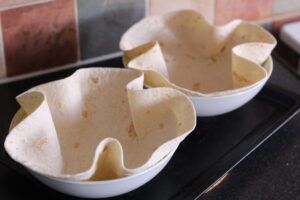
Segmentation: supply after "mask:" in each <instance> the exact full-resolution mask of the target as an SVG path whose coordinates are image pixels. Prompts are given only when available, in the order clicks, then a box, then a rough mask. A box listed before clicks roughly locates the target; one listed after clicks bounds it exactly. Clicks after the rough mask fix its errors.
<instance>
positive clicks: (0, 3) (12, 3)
mask: <svg viewBox="0 0 300 200" xmlns="http://www.w3.org/2000/svg"><path fill="white" fill-rule="evenodd" d="M48 1H53V0H0V10H7V9H11V8H17V7H21V6H27V5H33V4H38V3H44V2H48Z"/></svg>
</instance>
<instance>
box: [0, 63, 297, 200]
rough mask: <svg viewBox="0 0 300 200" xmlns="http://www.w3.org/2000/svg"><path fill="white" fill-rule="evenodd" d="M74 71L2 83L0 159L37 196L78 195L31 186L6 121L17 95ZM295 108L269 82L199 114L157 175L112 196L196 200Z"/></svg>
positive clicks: (290, 98)
mask: <svg viewBox="0 0 300 200" xmlns="http://www.w3.org/2000/svg"><path fill="white" fill-rule="evenodd" d="M92 66H116V67H121V66H122V62H121V59H120V58H116V59H111V60H107V61H103V62H99V63H97V64H94V65H92ZM85 67H86V66H85ZM75 69H76V68H72V69H68V70H64V71H61V72H55V73H52V74H48V75H43V76H39V77H35V78H31V79H27V80H23V81H18V82H13V83H7V84H3V85H0V92H1V93H2V94H6V95H5V97H4V98H1V99H0V104H1V105H6V106H5V107H4V108H1V119H0V133H1V135H0V140H1V144H0V145H1V146H0V150H1V154H0V162H1V163H3V164H5V165H7V166H8V167H9V168H11V169H14V170H16V171H17V172H19V173H20V174H22V175H24V176H26V177H27V178H28V179H29V180H31V181H32V184H31V185H29V187H37V189H36V190H35V191H36V192H37V193H36V194H35V195H37V196H38V195H42V196H43V197H45V198H46V199H48V198H49V199H52V198H54V197H56V198H64V199H66V198H67V199H76V198H73V197H70V196H66V195H63V194H60V193H58V192H55V191H53V190H51V189H48V188H47V187H46V186H43V185H41V184H35V183H37V181H35V180H33V179H32V177H31V176H30V175H29V174H28V173H27V172H26V170H25V169H24V168H23V167H22V166H20V165H18V164H17V163H15V162H14V161H12V160H11V159H10V158H8V156H7V154H6V153H5V152H4V149H3V142H4V139H5V135H6V133H7V131H8V127H9V123H10V120H11V119H12V116H13V115H14V113H15V112H16V111H17V109H18V105H17V103H16V101H15V100H14V98H15V96H16V95H18V94H19V93H21V92H23V91H25V90H27V89H29V88H30V87H32V86H34V85H37V84H40V83H44V82H47V81H51V80H55V79H59V78H63V77H66V76H68V75H70V74H71V73H72V72H73V71H74V70H75ZM299 107H300V97H299V96H297V95H294V94H292V93H290V92H287V91H285V90H283V89H280V88H277V87H275V86H273V85H270V84H268V85H266V86H265V87H264V88H263V90H262V91H261V92H260V93H259V94H258V95H257V96H256V97H255V98H254V99H253V100H252V101H250V102H249V103H247V104H246V105H245V106H243V107H241V108H240V109H238V110H235V111H233V112H231V113H228V114H224V115H221V116H217V117H206V118H198V119H197V121H198V122H197V127H196V129H195V130H194V131H193V132H192V133H191V134H190V135H189V136H188V137H187V138H186V140H185V141H184V142H183V143H182V144H181V145H180V147H179V148H178V150H177V151H176V153H175V155H174V157H173V158H172V160H171V161H170V163H169V164H168V165H167V167H166V168H165V169H164V170H163V171H162V172H161V173H160V174H159V175H158V176H157V177H155V178H154V179H153V180H152V181H150V182H149V183H147V184H146V185H144V186H142V187H141V188H139V189H137V190H135V191H133V192H130V193H128V194H125V195H122V196H119V197H115V198H111V199H195V198H197V197H199V196H200V195H201V194H202V193H204V192H205V191H206V190H207V189H208V188H209V187H210V186H211V185H212V184H213V183H215V182H216V181H217V180H218V179H219V178H221V177H222V176H223V175H225V174H226V173H227V172H228V171H229V170H230V169H232V168H233V167H234V166H235V165H237V164H238V163H239V162H240V161H241V160H242V159H243V158H245V157H246V156H247V155H248V154H249V153H251V152H252V151H253V150H255V149H256V148H257V147H258V146H259V145H260V144H262V143H263V142H264V141H265V140H266V139H267V138H268V137H270V136H271V135H272V134H273V133H275V131H276V130H277V129H278V128H280V127H281V126H282V125H283V124H284V123H285V122H287V121H288V120H289V119H290V118H291V117H292V116H293V115H295V114H296V113H297V112H298V111H299ZM3 133H5V134H3ZM45 194H47V195H45Z"/></svg>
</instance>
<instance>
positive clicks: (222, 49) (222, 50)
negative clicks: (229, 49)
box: [220, 45, 226, 53]
mask: <svg viewBox="0 0 300 200" xmlns="http://www.w3.org/2000/svg"><path fill="white" fill-rule="evenodd" d="M225 49H226V46H225V45H224V46H223V47H222V48H221V49H220V53H223V52H224V51H225Z"/></svg>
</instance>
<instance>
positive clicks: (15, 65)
mask: <svg viewBox="0 0 300 200" xmlns="http://www.w3.org/2000/svg"><path fill="white" fill-rule="evenodd" d="M1 18H2V30H3V39H4V49H5V57H6V66H7V75H8V76H12V75H16V74H22V73H27V72H31V71H36V70H42V69H46V68H51V67H55V66H60V65H64V64H67V63H72V62H76V61H77V60H78V57H79V56H78V44H77V43H78V41H77V28H76V23H75V20H76V14H75V2H74V0H56V1H54V2H50V3H45V4H39V5H34V6H28V7H22V8H17V9H12V10H7V11H4V12H2V13H1Z"/></svg>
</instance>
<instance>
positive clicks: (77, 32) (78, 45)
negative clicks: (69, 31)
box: [73, 0, 81, 61]
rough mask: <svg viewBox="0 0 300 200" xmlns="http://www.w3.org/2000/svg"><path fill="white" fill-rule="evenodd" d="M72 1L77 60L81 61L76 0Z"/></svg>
mask: <svg viewBox="0 0 300 200" xmlns="http://www.w3.org/2000/svg"><path fill="white" fill-rule="evenodd" d="M73 1H74V12H75V13H74V14H75V29H76V40H77V56H78V58H77V61H81V42H80V32H79V15H78V0H73Z"/></svg>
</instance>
